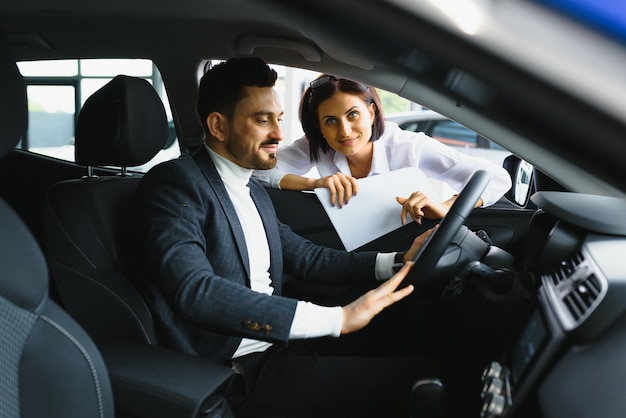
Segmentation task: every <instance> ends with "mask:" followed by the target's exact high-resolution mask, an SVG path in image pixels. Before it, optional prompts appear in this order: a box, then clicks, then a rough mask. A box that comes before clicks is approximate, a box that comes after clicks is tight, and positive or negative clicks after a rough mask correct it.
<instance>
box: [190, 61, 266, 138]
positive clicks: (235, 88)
mask: <svg viewBox="0 0 626 418" xmlns="http://www.w3.org/2000/svg"><path fill="white" fill-rule="evenodd" d="M277 78H278V73H276V71H275V70H273V69H272V68H270V66H269V65H267V63H266V62H265V61H264V60H262V59H261V58H258V57H249V58H231V59H228V60H226V61H224V62H221V63H219V64H217V65H216V66H214V67H212V68H210V69H209V70H208V71H207V72H206V73H204V75H203V76H202V78H201V79H200V86H199V88H198V97H197V101H196V113H197V115H198V118H199V120H200V124H201V125H202V129H204V132H205V134H206V135H209V130H208V127H207V125H206V119H207V116H209V115H210V114H211V113H213V112H219V113H221V114H223V115H224V116H226V117H227V118H228V119H230V120H232V118H233V115H234V113H235V107H236V106H237V103H239V101H240V100H241V99H243V98H244V97H246V91H245V88H246V87H274V85H275V84H276V79H277Z"/></svg>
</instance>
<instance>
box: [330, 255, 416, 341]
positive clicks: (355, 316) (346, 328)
mask: <svg viewBox="0 0 626 418" xmlns="http://www.w3.org/2000/svg"><path fill="white" fill-rule="evenodd" d="M412 266H413V262H408V263H404V266H402V268H401V269H400V270H399V271H398V272H397V273H396V274H394V275H393V276H392V277H391V278H390V279H389V280H387V281H385V282H384V283H382V284H381V285H380V286H378V287H377V288H375V289H372V290H370V291H369V292H367V293H365V294H364V295H362V296H361V297H360V298H358V299H357V300H355V301H354V302H352V303H350V304H348V305H346V306H344V307H343V308H342V309H343V324H342V326H341V334H342V335H343V334H350V333H352V332H355V331H358V330H360V329H362V328H364V327H365V326H366V325H367V324H369V323H370V321H371V320H372V319H373V318H374V317H375V316H376V315H378V314H379V313H380V312H382V311H383V309H385V308H387V307H388V306H391V305H393V304H394V303H396V302H398V301H399V300H402V299H404V298H405V297H407V296H408V295H410V294H411V293H412V292H413V289H414V287H413V285H408V286H405V287H403V288H402V289H399V290H397V288H398V286H400V283H402V280H403V279H404V278H405V277H406V275H407V273H408V272H409V270H410V269H411V267H412Z"/></svg>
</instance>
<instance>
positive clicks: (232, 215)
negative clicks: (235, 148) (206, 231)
mask: <svg viewBox="0 0 626 418" xmlns="http://www.w3.org/2000/svg"><path fill="white" fill-rule="evenodd" d="M193 157H194V159H195V160H196V162H197V163H198V166H199V167H200V170H201V171H202V173H203V174H204V176H205V178H206V179H207V180H208V184H209V187H211V188H212V189H213V191H214V192H215V196H217V200H218V201H219V203H220V205H221V206H222V209H223V210H224V214H225V215H226V219H228V224H229V226H230V229H231V231H232V233H233V236H234V237H235V243H236V244H237V251H238V252H239V256H240V258H241V262H242V263H243V265H244V267H245V269H246V274H247V280H248V285H249V284H250V283H249V282H250V260H249V258H248V250H247V247H246V239H245V236H244V234H243V228H242V227H241V223H240V222H239V218H238V217H237V212H236V211H235V207H234V206H233V203H232V201H231V200H230V197H228V192H227V191H226V187H224V183H223V182H222V179H221V178H220V175H219V173H218V172H217V169H216V168H215V165H214V164H213V160H211V157H210V156H209V152H208V151H207V150H206V149H205V148H204V146H202V147H201V149H200V150H198V151H197V152H196V153H195V154H194V156H193Z"/></svg>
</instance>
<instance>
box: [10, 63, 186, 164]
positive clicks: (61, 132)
mask: <svg viewBox="0 0 626 418" xmlns="http://www.w3.org/2000/svg"><path fill="white" fill-rule="evenodd" d="M18 68H19V69H20V72H21V73H22V75H23V76H24V78H25V80H26V84H27V92H28V108H29V128H28V133H27V135H26V138H25V139H24V140H23V141H21V142H20V143H19V144H18V145H17V147H18V148H21V149H23V150H27V151H30V152H35V153H39V154H44V155H47V156H50V157H54V158H59V159H63V160H67V161H74V131H75V127H76V119H77V114H78V111H79V109H80V108H81V107H82V105H83V104H84V103H85V101H86V100H87V98H89V96H91V95H92V94H93V93H94V92H95V91H97V90H98V89H99V88H100V87H102V86H104V85H105V84H106V83H107V82H109V81H110V80H111V79H112V78H113V77H114V76H116V75H118V74H125V75H130V76H135V77H142V78H145V79H146V80H148V82H150V83H151V84H152V85H153V86H154V87H155V90H156V91H157V93H159V96H161V99H162V100H163V105H164V106H165V111H166V114H167V115H168V122H169V125H170V126H169V135H170V137H169V138H168V140H167V143H166V146H165V148H164V149H163V150H161V151H160V152H159V154H158V155H157V156H156V157H155V158H154V159H153V160H152V161H149V162H148V163H146V164H144V165H143V166H140V167H128V168H129V170H133V171H141V172H145V171H147V170H148V169H149V168H150V167H152V166H153V165H155V164H157V163H159V162H161V161H165V160H168V159H171V158H176V157H178V156H179V155H180V147H179V145H178V141H177V138H176V129H175V128H174V124H173V121H172V116H171V114H172V112H171V111H170V108H169V101H168V100H167V95H166V93H165V88H164V86H163V84H162V82H161V77H160V75H159V74H158V71H157V69H156V67H155V66H154V65H153V63H152V62H151V61H149V60H142V59H106V60H97V59H89V60H59V61H28V62H19V63H18ZM155 84H158V85H155Z"/></svg>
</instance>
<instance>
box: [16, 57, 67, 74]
mask: <svg viewBox="0 0 626 418" xmlns="http://www.w3.org/2000/svg"><path fill="white" fill-rule="evenodd" d="M18 66H19V68H20V72H21V73H22V75H23V76H24V77H34V76H39V77H56V76H66V77H69V76H76V75H78V61H77V60H58V61H25V62H20V63H19V64H18Z"/></svg>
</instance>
